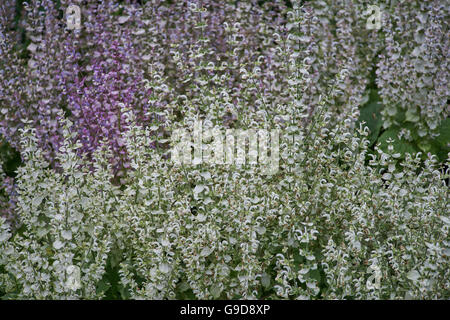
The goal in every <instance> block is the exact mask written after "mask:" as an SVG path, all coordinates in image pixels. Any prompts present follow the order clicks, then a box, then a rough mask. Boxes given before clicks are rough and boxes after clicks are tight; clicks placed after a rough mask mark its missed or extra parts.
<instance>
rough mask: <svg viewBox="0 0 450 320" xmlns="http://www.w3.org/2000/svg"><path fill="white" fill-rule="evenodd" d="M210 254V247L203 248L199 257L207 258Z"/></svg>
mask: <svg viewBox="0 0 450 320" xmlns="http://www.w3.org/2000/svg"><path fill="white" fill-rule="evenodd" d="M211 252H213V250H212V249H211V248H210V247H205V248H203V249H202V251H201V252H200V256H202V257H206V256H209V255H210V254H211Z"/></svg>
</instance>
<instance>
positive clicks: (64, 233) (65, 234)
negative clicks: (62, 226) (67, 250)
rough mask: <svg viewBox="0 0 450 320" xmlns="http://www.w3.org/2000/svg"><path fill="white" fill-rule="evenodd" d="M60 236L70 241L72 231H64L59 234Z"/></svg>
mask: <svg viewBox="0 0 450 320" xmlns="http://www.w3.org/2000/svg"><path fill="white" fill-rule="evenodd" d="M61 236H62V237H63V238H64V239H66V240H71V239H72V231H70V230H64V231H63V232H61Z"/></svg>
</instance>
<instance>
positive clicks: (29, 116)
mask: <svg viewBox="0 0 450 320" xmlns="http://www.w3.org/2000/svg"><path fill="white" fill-rule="evenodd" d="M7 2H8V3H9V2H13V1H7ZM31 2H33V3H38V2H39V4H48V6H49V7H48V12H49V15H48V16H44V15H43V13H42V10H41V11H40V10H38V9H36V8H35V7H33V6H27V7H26V10H27V12H28V15H27V20H26V21H27V22H25V25H26V27H27V32H28V33H29V36H30V38H31V36H32V37H33V38H31V39H32V41H33V42H36V43H38V42H39V43H41V42H42V43H41V45H39V46H37V45H36V46H31V47H28V49H27V50H28V51H30V53H29V56H30V57H28V58H29V60H28V63H27V64H23V63H22V62H23V61H21V60H20V59H22V58H21V57H20V56H19V54H18V53H17V52H15V51H14V48H13V46H12V44H11V41H10V40H11V38H8V39H7V40H8V41H6V42H5V44H2V47H1V48H2V50H4V51H5V57H6V58H7V59H8V60H5V61H11V63H4V61H2V62H1V63H0V72H2V75H6V74H8V75H9V77H10V78H9V80H7V81H4V80H2V81H4V82H3V83H4V84H5V85H4V86H2V87H1V88H0V103H1V109H0V113H1V116H0V117H1V118H0V120H1V121H0V124H1V131H0V133H1V134H2V135H3V136H4V137H5V138H6V139H7V140H8V141H9V142H10V144H11V145H12V146H14V147H16V148H17V149H18V150H19V151H20V154H21V157H22V161H23V164H22V165H21V166H19V168H18V169H17V172H16V173H17V175H16V176H15V177H14V181H13V182H11V180H12V178H11V177H7V176H6V175H5V174H3V172H1V174H0V179H2V183H3V182H5V184H6V185H7V186H8V188H9V189H4V190H3V189H2V190H0V191H1V193H0V200H1V206H0V210H2V211H1V212H2V213H3V211H7V212H13V214H14V216H15V217H17V223H14V224H13V223H11V222H10V220H9V219H6V218H5V217H6V215H4V214H2V216H1V217H0V297H1V298H2V299H103V298H122V299H450V238H449V229H450V215H449V212H450V202H449V189H448V180H449V178H450V170H449V164H450V154H447V155H446V159H447V160H445V161H444V162H442V161H438V158H437V157H436V156H435V155H433V154H431V153H428V154H427V153H423V152H418V153H415V152H414V153H407V152H406V153H400V152H398V150H397V149H396V148H395V143H396V139H399V137H395V136H394V137H393V138H392V139H387V140H386V141H385V146H383V147H382V146H381V144H379V143H374V141H372V138H371V135H372V134H373V132H372V130H371V129H370V128H369V127H367V126H366V123H364V121H361V118H360V107H361V105H363V104H365V103H366V102H367V100H368V99H369V98H368V97H367V95H368V93H367V92H368V91H370V90H375V89H379V95H380V99H381V101H383V102H384V103H389V106H388V108H387V109H384V110H383V112H381V113H380V114H381V115H382V116H383V118H382V119H383V125H384V126H385V127H386V128H387V127H389V126H392V125H398V124H399V122H401V121H400V120H399V119H397V118H395V115H396V114H395V112H398V113H399V114H400V113H402V112H403V113H405V114H407V115H405V119H406V118H408V119H409V120H414V121H410V122H412V123H413V125H412V129H411V130H413V131H414V130H416V131H417V132H421V133H420V134H419V133H418V135H421V134H422V133H423V137H425V136H426V137H428V136H430V137H432V136H433V135H434V134H435V132H434V129H436V127H437V126H438V123H439V122H440V121H442V120H443V119H444V118H445V116H446V112H447V111H446V109H445V107H444V106H443V100H444V98H443V97H444V96H445V95H446V90H448V89H445V88H444V86H443V85H442V83H441V82H440V81H441V80H442V77H445V76H446V74H445V72H443V73H442V77H440V78H439V79H437V78H433V76H430V75H429V74H428V73H427V72H429V73H433V72H434V71H433V70H435V68H437V66H436V63H435V61H434V60H433V61H431V60H430V61H431V62H429V65H424V64H421V67H420V68H421V69H420V70H422V71H420V70H416V71H417V72H416V73H415V76H416V77H418V78H420V79H421V81H422V82H420V83H415V84H412V83H407V84H405V83H404V82H403V81H406V80H404V77H402V76H400V75H398V74H397V71H398V70H397V69H396V68H397V65H396V62H395V61H397V59H399V60H402V59H403V63H404V64H405V66H408V67H411V68H412V66H411V64H410V62H411V61H412V60H411V59H413V58H411V57H415V58H414V59H416V60H420V57H421V56H422V54H421V52H422V51H426V52H428V53H429V54H430V55H431V56H432V57H433V59H435V60H436V61H440V60H443V59H442V55H445V53H443V52H444V50H442V48H441V47H440V45H436V48H434V49H433V50H432V51H429V50H428V49H427V48H428V46H431V45H433V44H435V43H436V42H439V43H441V44H442V46H444V45H445V43H446V42H445V41H447V42H448V38H445V37H444V35H443V34H442V32H441V29H439V28H438V27H436V28H433V25H435V24H438V22H437V21H440V19H441V18H442V16H443V15H444V13H443V12H445V11H444V10H443V9H442V8H441V7H440V4H441V1H431V2H430V3H431V4H430V6H431V7H432V9H430V10H429V12H428V15H426V16H419V18H418V19H419V20H420V21H422V20H423V21H422V22H423V23H424V24H425V25H427V23H428V24H430V25H427V26H426V27H424V28H425V29H424V30H425V31H424V35H423V37H422V38H421V37H420V35H419V36H418V37H419V38H418V39H419V40H420V41H419V40H418V42H417V43H418V44H420V48H419V49H413V48H412V44H408V46H406V47H405V46H404V45H402V44H401V43H400V42H401V39H402V32H406V33H408V34H409V33H411V32H412V31H411V30H410V29H408V30H405V29H402V28H401V27H399V26H398V25H401V23H402V22H401V21H403V20H402V18H398V16H402V17H403V15H404V14H406V13H404V12H403V11H401V10H400V9H396V10H394V9H392V10H391V11H389V10H390V9H388V6H386V5H385V3H384V2H383V3H382V2H381V1H380V3H379V4H380V6H381V5H382V4H383V5H382V8H383V10H385V11H386V12H388V13H389V12H390V14H391V16H392V17H397V18H395V21H391V22H390V23H387V24H386V23H385V24H384V26H386V27H387V28H388V29H389V28H391V29H392V30H393V32H394V33H393V34H391V36H387V37H386V36H385V34H383V32H384V31H377V30H367V29H366V28H365V26H366V17H365V16H364V14H363V12H364V11H365V4H364V3H363V1H337V2H336V1H314V2H309V1H287V2H286V3H288V4H289V5H288V4H285V3H284V2H282V3H281V2H280V3H278V2H277V3H276V4H271V3H270V2H268V1H266V2H265V4H263V5H262V7H263V8H261V7H259V5H258V4H257V1H251V2H248V3H247V2H239V3H238V4H236V3H234V2H226V4H223V5H219V4H217V3H219V2H217V3H216V2H214V3H213V1H179V2H178V1H175V2H172V1H156V0H155V1H147V2H146V3H145V4H142V6H141V5H138V4H137V3H134V2H133V3H128V2H126V4H121V5H119V4H116V3H115V2H114V1H104V2H103V3H102V4H101V5H98V4H94V3H89V5H87V6H86V7H83V9H82V10H81V14H82V15H83V18H82V19H81V23H82V27H81V29H80V30H81V31H77V30H72V31H70V32H67V30H65V29H63V28H64V27H60V25H59V24H58V23H57V21H58V20H57V17H58V12H59V11H58V10H60V9H59V8H58V7H57V6H52V5H51V4H50V2H51V1H44V0H42V1H37V0H36V1H35V0H33V1H31ZM400 2H402V1H400ZM413 2H414V1H412V2H408V3H410V4H408V5H407V4H402V7H401V8H404V9H405V10H406V11H407V14H408V15H409V14H410V13H411V10H412V9H411V8H416V7H417V6H420V8H421V10H422V11H426V9H427V8H426V7H425V5H419V4H417V5H416V4H415V3H416V2H414V3H413ZM61 3H62V4H63V5H66V4H68V3H69V2H68V1H61ZM74 3H75V4H77V3H78V4H80V6H81V5H82V3H81V1H74ZM224 3H225V2H224ZM402 3H403V2H402ZM411 3H412V4H411ZM417 3H419V2H418V1H417ZM39 7H40V6H38V7H37V8H39ZM5 8H7V7H5ZM168 8H169V9H173V10H175V11H174V12H178V13H180V12H181V13H184V14H181V13H180V14H181V15H180V16H181V17H182V18H181V19H180V20H174V21H173V22H170V19H173V17H172V14H171V12H172V11H170V10H169V9H168ZM100 9H101V10H100ZM234 9H236V10H237V11H233V10H234ZM264 10H267V12H269V13H270V14H268V15H266V16H263V15H262V14H263V13H264V12H265V11H264ZM408 10H409V11H408ZM5 12H6V11H5ZM92 13H96V14H98V17H99V18H98V19H97V20H95V19H92V17H91V19H89V16H90V14H92ZM5 17H6V15H5ZM162 17H164V19H162ZM332 17H334V18H332ZM387 18H389V15H388V16H385V18H384V19H387ZM158 19H159V20H158ZM6 20H7V19H6V18H3V19H2V20H1V21H0V22H2V26H4V25H6V24H7V21H6ZM116 20H117V21H116ZM5 21H6V22H5ZM414 23H417V21H415V22H414ZM43 25H45V26H47V28H45V29H43V28H42V26H43ZM61 28H62V29H61ZM389 30H390V29H389ZM9 31H11V30H9V29H8V28H2V29H1V32H2V33H1V35H3V34H6V32H9ZM162 31H165V32H162ZM419 31H420V30H419ZM377 32H378V33H377ZM145 35H147V36H148V37H147V38H146V40H145V41H141V40H143V39H141V38H145ZM412 37H414V35H413V34H412V33H411V34H409V38H412ZM409 38H408V39H409ZM441 38H445V39H441ZM436 39H438V40H436ZM439 39H440V40H439ZM446 39H447V40H446ZM385 43H389V44H390V46H389V47H388V49H386V50H385V51H383V50H384V49H383V45H384V44H385ZM50 44H55V45H54V46H52V45H50ZM56 44H58V46H56ZM362 44H364V45H362ZM403 47H405V50H406V51H407V53H405V56H401V57H400V56H398V57H397V56H396V55H397V54H398V52H399V51H401V50H403V49H402V48H403ZM380 50H381V51H382V54H381V56H379V54H380ZM410 51H411V52H410ZM447 51H448V50H447ZM447 51H445V52H447ZM2 52H3V51H2ZM408 52H409V53H408ZM63 53H64V54H63ZM46 57H47V58H46ZM49 57H54V59H50V58H49ZM377 57H378V59H379V61H378V62H376V63H375V65H374V59H377ZM395 57H396V58H395ZM444 60H445V59H444ZM29 61H31V63H30V62H29ZM414 61H415V60H414ZM416 62H418V63H419V64H420V61H416ZM431 64H432V65H431ZM372 68H374V69H373V70H372ZM375 69H377V70H375ZM55 70H59V71H58V72H59V74H58V76H57V77H56V76H55V77H53V76H52V75H53V74H54V73H55V72H56V71H55ZM396 70H397V71H396ZM405 70H409V69H404V70H403V71H405ZM403 71H402V72H403ZM371 73H372V75H371ZM373 74H375V75H373ZM371 77H375V78H372V79H371ZM377 77H378V78H377ZM396 77H398V78H396ZM430 77H431V78H430ZM436 77H437V76H436ZM2 79H3V78H2ZM23 79H28V80H29V81H25V80H23ZM21 83H23V84H24V85H25V86H26V90H24V91H23V94H21V95H19V94H16V93H15V92H16V91H15V90H16V89H17V86H18V85H19V84H21ZM422 84H423V85H422ZM377 86H379V88H377ZM44 88H46V89H44ZM368 88H369V89H368ZM424 88H425V89H424ZM433 88H434V89H436V90H434V89H433ZM424 90H425V91H427V90H428V91H430V92H431V91H432V92H433V93H430V94H429V96H428V98H427V99H428V100H427V99H425V98H424V96H423V95H422V93H423V91H424ZM433 90H434V91H433ZM403 94H404V96H403ZM399 95H400V96H402V97H404V99H401V100H398V101H397V102H398V105H395V107H394V104H392V103H391V102H392V101H394V100H396V99H397V97H398V96H399ZM415 96H419V97H420V98H421V99H422V98H424V99H425V101H426V102H428V103H429V105H430V107H429V108H428V109H432V110H433V112H432V113H430V114H428V113H426V112H425V111H424V110H428V109H427V108H426V107H425V106H423V105H420V106H418V105H415V104H411V103H410V102H411V101H413V100H414V101H416V102H417V100H415V98H414V97H415ZM417 103H418V102H417ZM24 106H30V107H29V108H24ZM391 109H392V110H391ZM394 109H395V112H394ZM413 109H414V110H413ZM417 117H418V118H417ZM403 120H404V119H403ZM403 120H402V121H403ZM416 120H417V121H416ZM199 121H201V122H202V124H203V129H204V130H211V131H213V132H216V133H217V134H220V135H222V136H225V135H226V132H227V130H230V129H233V130H255V131H257V130H266V131H267V132H271V131H272V130H276V131H277V132H279V140H278V143H277V148H278V151H279V159H278V161H277V162H276V163H277V165H278V167H277V170H273V171H271V172H270V174H268V173H267V171H266V170H263V168H261V167H260V166H259V165H258V164H257V165H254V164H252V163H249V162H243V163H231V164H220V163H215V162H211V161H203V162H199V163H197V162H195V161H192V162H191V163H183V162H179V161H173V160H174V159H173V158H172V155H173V153H172V152H173V147H174V145H173V143H172V142H173V140H171V135H172V134H173V133H175V132H179V130H181V129H183V130H192V126H193V124H195V123H198V122H199ZM386 128H385V129H386ZM378 130H380V128H378ZM416 131H414V132H416ZM200 139H201V143H202V145H203V146H204V148H205V150H211V149H209V147H210V145H211V143H212V139H211V136H209V135H208V134H204V135H202V136H201V138H200ZM251 143H252V141H248V142H247V144H251ZM270 145H271V146H272V145H273V144H270ZM186 148H188V152H187V153H188V154H190V150H191V149H190V148H191V145H190V144H189V143H187V144H186ZM422 151H423V150H422ZM270 154H271V155H273V154H275V153H274V151H273V150H271V151H270ZM7 191H8V192H7ZM9 191H10V192H9Z"/></svg>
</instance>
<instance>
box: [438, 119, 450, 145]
mask: <svg viewBox="0 0 450 320" xmlns="http://www.w3.org/2000/svg"><path fill="white" fill-rule="evenodd" d="M438 133H439V136H438V137H437V138H436V141H437V142H438V143H439V144H440V145H441V146H442V147H444V148H449V147H450V146H449V144H450V118H446V119H445V120H443V121H442V122H441V124H440V125H439V128H438Z"/></svg>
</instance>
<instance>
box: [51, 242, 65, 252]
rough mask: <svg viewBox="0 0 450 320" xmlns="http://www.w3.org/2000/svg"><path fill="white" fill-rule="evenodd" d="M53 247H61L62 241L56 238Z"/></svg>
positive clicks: (62, 245)
mask: <svg viewBox="0 0 450 320" xmlns="http://www.w3.org/2000/svg"><path fill="white" fill-rule="evenodd" d="M53 247H54V248H55V249H56V250H59V249H61V248H62V247H64V243H62V242H61V241H59V240H56V241H55V242H53Z"/></svg>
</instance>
